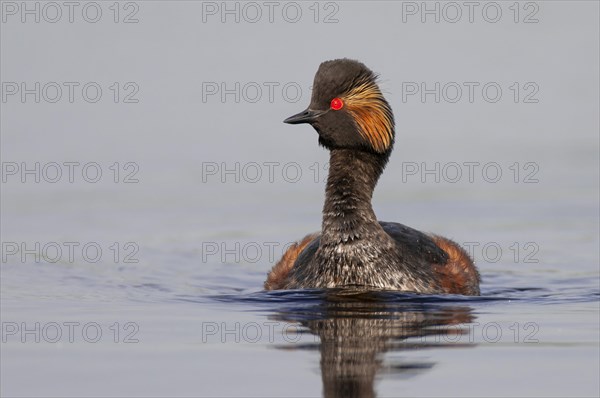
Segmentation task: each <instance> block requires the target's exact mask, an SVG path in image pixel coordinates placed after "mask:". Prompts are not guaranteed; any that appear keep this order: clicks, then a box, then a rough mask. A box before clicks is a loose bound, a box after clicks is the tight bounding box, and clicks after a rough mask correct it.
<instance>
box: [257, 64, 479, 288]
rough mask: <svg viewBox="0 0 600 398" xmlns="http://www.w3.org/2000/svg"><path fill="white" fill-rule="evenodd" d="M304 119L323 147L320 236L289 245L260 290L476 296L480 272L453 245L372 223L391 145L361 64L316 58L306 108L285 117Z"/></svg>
mask: <svg viewBox="0 0 600 398" xmlns="http://www.w3.org/2000/svg"><path fill="white" fill-rule="evenodd" d="M284 122H285V123H289V124H298V123H309V124H310V125H311V126H313V127H314V128H315V130H317V132H318V133H319V144H321V145H322V146H324V147H325V148H327V149H329V151H330V160H329V176H328V178H327V187H326V190H325V205H324V207H323V223H322V227H321V233H320V234H319V233H315V234H311V235H308V236H306V237H305V238H304V239H302V241H300V242H297V243H296V244H294V245H293V246H292V247H290V248H289V249H288V250H287V251H286V252H285V253H284V255H283V257H282V258H281V260H279V262H278V263H277V264H276V265H275V266H274V267H273V269H272V270H271V272H270V273H269V275H268V277H267V280H266V281H265V289H267V290H274V289H306V288H344V287H348V288H355V289H389V290H400V291H407V292H416V293H428V294H440V293H448V294H464V295H479V280H480V279H479V273H478V272H477V268H476V267H475V265H474V264H473V260H471V258H470V257H469V255H468V254H467V253H466V252H465V251H464V250H463V249H462V248H461V247H460V246H459V245H458V244H456V243H455V242H453V241H451V240H449V239H446V238H443V237H441V236H437V235H426V234H424V233H422V232H419V231H417V230H415V229H412V228H410V227H407V226H405V225H402V224H398V223H392V222H380V221H377V218H376V217H375V213H374V212H373V208H372V206H371V197H372V195H373V190H374V188H375V185H376V184H377V180H378V179H379V176H380V175H381V173H382V172H383V169H384V168H385V166H386V164H387V162H388V159H389V157H390V154H391V152H392V147H393V144H394V116H393V114H392V110H391V108H390V106H389V104H388V103H387V101H386V100H385V98H384V97H383V94H382V93H381V91H380V90H379V87H378V85H377V82H376V75H375V74H374V73H373V72H372V71H371V70H370V69H369V68H367V67H366V66H365V65H363V64H362V63H360V62H357V61H353V60H349V59H339V60H333V61H326V62H323V63H322V64H321V65H320V67H319V70H318V71H317V74H316V75H315V80H314V84H313V92H312V98H311V102H310V105H309V107H308V109H306V110H305V111H303V112H301V113H298V114H297V115H294V116H291V117H289V118H287V119H286V120H284Z"/></svg>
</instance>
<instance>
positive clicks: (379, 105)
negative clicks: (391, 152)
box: [342, 80, 394, 153]
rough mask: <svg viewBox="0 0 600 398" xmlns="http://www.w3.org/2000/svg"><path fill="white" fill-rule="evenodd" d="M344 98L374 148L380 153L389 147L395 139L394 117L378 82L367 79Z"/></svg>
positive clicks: (364, 135)
mask: <svg viewBox="0 0 600 398" xmlns="http://www.w3.org/2000/svg"><path fill="white" fill-rule="evenodd" d="M342 98H343V99H344V102H345V103H346V105H347V110H348V112H350V114H351V115H352V116H353V118H354V121H355V122H356V124H357V125H358V130H359V132H360V134H361V135H362V136H363V138H364V139H365V140H367V141H368V142H369V143H370V144H371V146H372V147H373V149H375V151H377V152H379V153H383V152H385V151H386V150H387V149H389V147H390V146H391V144H392V141H393V139H394V117H393V115H392V110H391V109H390V106H389V105H388V103H387V101H386V100H385V98H384V97H383V94H382V93H381V91H380V90H379V87H377V84H376V83H375V82H374V81H372V80H368V81H365V82H363V83H361V84H359V85H357V86H356V87H354V88H353V89H352V90H350V92H349V93H348V94H346V95H344V96H343V97H342Z"/></svg>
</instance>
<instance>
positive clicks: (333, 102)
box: [331, 98, 344, 111]
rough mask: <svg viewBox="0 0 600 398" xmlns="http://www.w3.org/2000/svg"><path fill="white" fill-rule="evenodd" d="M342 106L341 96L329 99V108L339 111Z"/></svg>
mask: <svg viewBox="0 0 600 398" xmlns="http://www.w3.org/2000/svg"><path fill="white" fill-rule="evenodd" d="M343 107H344V101H342V99H341V98H334V99H332V100H331V109H333V110H334V111H339V110H340V109H342V108H343Z"/></svg>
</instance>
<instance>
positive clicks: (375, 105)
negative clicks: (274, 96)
mask: <svg viewBox="0 0 600 398" xmlns="http://www.w3.org/2000/svg"><path fill="white" fill-rule="evenodd" d="M284 122H285V123H289V124H299V123H309V124H310V125H312V126H313V127H314V128H315V130H317V132H318V133H319V143H320V144H321V145H323V146H324V147H326V148H327V149H330V150H331V149H356V150H363V151H369V152H375V153H378V154H382V155H388V156H389V153H390V152H391V150H392V146H393V144H394V116H393V114H392V110H391V108H390V106H389V104H388V103H387V101H386V100H385V98H384V97H383V94H382V93H381V90H380V89H379V86H378V85H377V76H376V75H375V74H374V73H373V72H372V71H371V70H370V69H369V68H367V67H366V66H365V65H363V64H362V63H360V62H358V61H354V60H350V59H336V60H333V61H326V62H323V63H322V64H321V65H320V66H319V70H318V71H317V74H316V75H315V81H314V83H313V91H312V98H311V101H310V105H309V106H308V108H307V109H306V110H305V111H303V112H300V113H298V114H296V115H294V116H291V117H289V118H287V119H285V120H284Z"/></svg>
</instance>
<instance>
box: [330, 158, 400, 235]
mask: <svg viewBox="0 0 600 398" xmlns="http://www.w3.org/2000/svg"><path fill="white" fill-rule="evenodd" d="M388 157H389V154H384V155H382V154H376V153H372V152H365V151H359V150H351V149H332V150H331V155H330V158H329V176H328V178H327V188H326V191H325V206H324V207H323V225H322V238H321V243H322V244H340V243H348V241H354V240H356V239H361V238H363V237H364V236H363V234H365V233H366V231H369V230H370V231H371V232H372V231H373V229H375V230H379V229H381V227H380V226H379V223H378V222H377V217H376V216H375V213H374V212H373V207H372V206H371V198H372V196H373V190H374V189H375V185H377V181H378V180H379V176H380V175H381V173H382V172H383V169H384V167H385V164H386V163H387V160H388ZM381 232H383V231H381Z"/></svg>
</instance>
